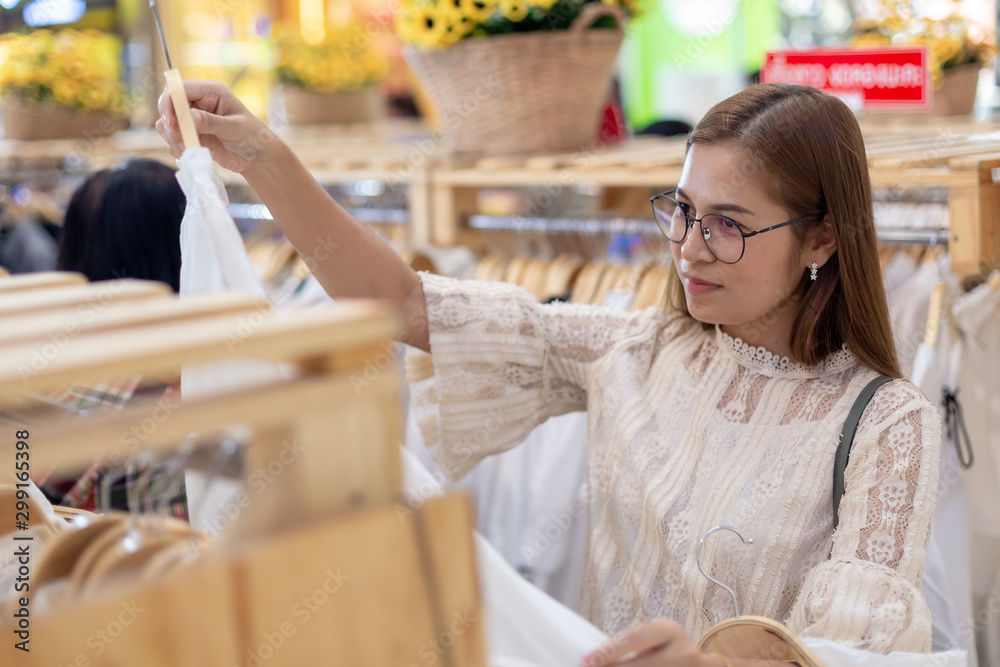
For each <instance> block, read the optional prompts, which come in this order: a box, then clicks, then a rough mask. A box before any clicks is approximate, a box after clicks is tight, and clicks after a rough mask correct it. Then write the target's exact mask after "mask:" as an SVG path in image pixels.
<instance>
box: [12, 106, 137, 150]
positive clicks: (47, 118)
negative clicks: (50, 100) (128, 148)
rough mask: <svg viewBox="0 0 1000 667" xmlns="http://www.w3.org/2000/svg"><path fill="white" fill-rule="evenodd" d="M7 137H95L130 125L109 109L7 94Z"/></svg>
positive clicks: (87, 138)
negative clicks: (79, 107) (74, 107)
mask: <svg viewBox="0 0 1000 667" xmlns="http://www.w3.org/2000/svg"><path fill="white" fill-rule="evenodd" d="M2 110H3V136H4V138H5V139H30V140H35V139H85V140H88V141H92V140H95V139H98V138H100V137H104V136H107V135H109V134H114V133H115V132H118V131H119V130H124V129H125V128H126V127H128V121H126V120H124V119H121V118H115V117H114V116H112V115H111V114H110V113H108V112H107V111H73V110H71V109H63V108H60V107H51V106H44V105H38V104H34V103H31V102H25V101H24V100H21V99H20V98H18V97H14V96H7V97H5V98H4V100H3V104H2Z"/></svg>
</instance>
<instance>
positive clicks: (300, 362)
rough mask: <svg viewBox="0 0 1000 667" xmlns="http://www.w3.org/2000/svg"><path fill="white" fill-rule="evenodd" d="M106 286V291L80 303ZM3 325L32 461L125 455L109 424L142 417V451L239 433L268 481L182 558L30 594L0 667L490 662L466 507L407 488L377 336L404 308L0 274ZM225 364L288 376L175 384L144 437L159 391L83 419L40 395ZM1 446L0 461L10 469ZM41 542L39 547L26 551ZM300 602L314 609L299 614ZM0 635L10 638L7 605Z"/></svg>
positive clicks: (3, 354)
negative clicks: (276, 309) (84, 589)
mask: <svg viewBox="0 0 1000 667" xmlns="http://www.w3.org/2000/svg"><path fill="white" fill-rule="evenodd" d="M100 294H113V295H115V296H116V298H113V299H109V300H105V301H100V302H97V301H92V300H91V299H92V297H94V296H95V295H100ZM28 296H30V297H33V298H34V301H35V305H34V306H31V307H28V306H27V305H26V303H27V299H26V298H25V297H28ZM81 304H94V305H92V306H88V307H87V308H81V307H80V306H81ZM0 321H2V322H3V325H4V326H3V327H0V330H2V334H0V409H3V410H4V412H5V415H6V418H7V420H8V422H9V423H13V426H11V428H14V426H16V427H17V428H18V429H26V430H29V431H30V437H29V438H28V441H29V442H30V451H31V465H32V470H41V469H43V467H45V466H49V465H52V464H54V463H55V462H56V461H59V462H63V463H73V462H77V463H85V464H87V465H89V464H90V463H92V462H93V461H94V460H96V459H101V458H103V457H112V460H113V458H114V457H115V456H116V455H117V456H119V457H120V456H132V455H134V454H135V453H137V451H138V450H136V448H135V447H130V446H129V445H128V444H127V443H126V442H125V441H124V440H123V437H122V436H123V434H128V433H136V432H137V431H136V429H141V431H139V432H141V433H142V434H143V437H142V439H141V445H140V446H139V449H141V450H142V451H144V452H154V451H156V450H176V448H177V445H178V443H179V442H181V441H182V440H184V439H185V438H187V437H188V436H189V435H190V434H192V433H199V434H202V435H212V434H219V433H223V432H225V431H226V430H227V429H231V428H234V427H236V428H239V429H242V430H243V431H246V432H249V433H251V434H252V435H251V436H250V440H249V444H248V450H247V459H246V464H245V468H246V471H247V473H248V474H249V473H251V472H256V473H258V474H259V473H260V471H263V470H268V471H270V474H271V475H273V477H271V478H269V479H270V481H269V483H268V485H267V487H266V490H265V491H263V492H261V491H260V490H257V489H249V487H248V489H249V490H248V491H247V493H245V494H244V496H247V497H248V498H249V501H248V503H247V504H246V505H244V503H243V501H242V500H240V503H239V511H238V513H237V514H238V516H237V517H236V519H235V520H234V523H233V527H232V528H231V529H230V531H229V532H227V533H226V535H225V536H224V539H223V540H222V541H221V542H220V543H219V544H218V545H216V546H215V547H214V548H211V549H207V550H205V551H203V552H201V555H200V556H199V558H198V559H197V560H196V561H195V562H194V563H192V564H191V565H189V566H187V567H185V568H183V569H178V570H174V571H173V572H171V573H170V574H169V575H167V576H162V575H161V576H159V577H154V578H132V579H130V580H128V581H124V582H120V583H118V584H114V583H112V584H107V585H106V586H105V587H104V588H102V589H100V590H99V592H97V593H95V594H93V595H92V596H88V597H86V598H83V599H78V600H74V601H72V602H64V603H57V604H55V605H54V607H53V608H51V609H49V610H48V611H43V608H42V607H40V606H37V605H36V603H35V602H34V601H32V603H31V605H32V606H31V625H30V628H31V637H30V638H31V644H30V648H31V651H30V653H24V652H21V651H17V650H16V649H15V648H14V642H13V641H8V642H5V643H4V645H3V647H2V648H0V664H16V665H25V666H34V665H37V666H39V667H42V666H45V667H49V666H50V665H57V664H64V665H69V664H81V660H83V661H84V663H86V664H104V665H150V666H154V667H190V666H200V665H205V666H206V667H207V666H209V665H233V664H248V661H249V662H252V660H251V659H250V656H251V655H254V656H257V657H256V660H258V661H259V662H264V663H266V664H267V665H275V666H282V667H284V666H293V665H296V666H297V665H305V664H326V663H330V664H350V665H358V666H360V667H382V666H383V665H389V664H400V665H406V664H410V663H416V662H419V661H422V660H423V659H424V658H425V657H426V655H425V654H426V652H427V651H433V652H434V655H435V658H436V659H439V660H441V662H442V664H444V665H469V666H470V667H482V666H483V665H484V663H485V648H484V630H485V628H484V619H483V616H482V613H481V610H480V598H479V588H478V580H477V575H476V566H475V555H474V546H473V539H472V515H471V510H470V507H469V504H468V501H467V499H466V498H464V497H463V496H457V495H456V496H446V497H443V498H439V499H433V500H429V501H427V502H426V503H423V504H422V505H420V506H412V507H411V506H410V505H409V504H408V503H407V502H406V501H405V500H404V499H403V498H402V472H401V460H400V455H399V446H400V443H401V440H402V433H403V427H402V419H401V414H400V412H401V410H400V402H399V394H400V388H401V386H400V385H401V383H400V378H399V375H398V370H397V368H396V366H395V364H393V363H391V356H390V350H391V348H390V347H389V345H388V342H389V340H390V339H391V338H392V337H393V336H394V335H395V334H396V332H397V331H398V326H399V320H398V317H397V316H396V315H395V314H394V313H393V312H391V311H390V310H389V309H388V308H387V307H386V306H385V305H383V304H380V303H378V302H372V301H342V302H339V303H338V304H336V305H331V306H330V307H328V308H322V309H311V310H308V311H302V312H291V313H283V314H280V315H279V314H275V313H272V312H270V310H269V307H268V304H267V303H266V302H262V301H258V300H255V299H253V298H250V297H246V296H241V295H237V294H231V293H221V294H199V295H190V296H185V297H184V298H178V297H177V296H176V295H174V294H173V293H171V292H170V291H169V289H166V288H164V289H160V286H159V285H157V284H153V283H140V282H138V281H120V282H113V281H112V282H104V283H95V284H90V285H81V284H80V283H79V277H78V276H77V275H76V274H69V275H59V274H48V275H45V276H41V277H39V278H35V279H34V280H30V279H28V278H27V277H25V278H21V277H13V278H12V277H3V278H0ZM238 360H252V361H255V362H257V363H267V364H271V362H281V363H282V364H283V367H282V369H283V370H282V372H281V373H277V372H276V373H275V374H274V379H273V380H270V381H266V382H260V383H257V384H253V385H248V384H246V383H241V384H239V385H238V386H236V387H233V388H227V389H222V390H219V391H217V392H215V393H213V394H211V395H205V396H198V397H194V396H187V397H186V399H185V400H184V401H182V402H180V403H179V404H174V405H170V406H168V408H169V409H168V410H167V411H166V413H165V416H164V414H160V415H159V417H157V418H155V422H156V424H155V428H152V429H149V428H147V427H146V426H147V423H152V422H153V421H154V420H151V418H150V417H151V413H152V414H153V415H156V414H157V413H156V412H155V411H154V407H156V408H157V409H161V412H162V409H164V408H162V406H160V404H159V403H157V405H156V406H151V405H150V404H149V403H144V402H143V401H134V402H130V403H129V404H128V405H126V406H125V407H124V408H122V409H121V410H109V411H98V412H96V413H94V414H91V415H88V416H86V417H81V416H77V415H75V414H67V412H66V411H64V410H57V409H55V408H51V407H46V406H47V403H46V402H45V401H39V400H37V397H40V396H41V395H44V394H45V393H46V392H48V391H51V390H53V389H56V388H59V387H63V386H65V385H67V384H68V383H73V382H84V383H86V382H91V381H99V380H104V381H106V380H107V379H108V378H109V377H128V376H133V375H145V376H154V377H164V376H170V375H172V374H176V372H177V371H178V370H179V369H180V368H182V367H187V366H191V365H194V366H199V365H201V364H206V363H209V364H219V363H225V362H232V361H238ZM275 370H277V369H275ZM19 437H20V436H19ZM5 442H6V443H7V444H0V454H2V455H3V456H4V457H6V458H7V460H10V461H13V460H14V441H13V440H12V439H10V438H8V439H7V440H6V441H5ZM289 447H293V448H294V451H293V450H289ZM290 452H291V456H288V454H289V453H290ZM276 462H280V463H281V471H280V472H275V470H274V469H273V466H274V464H275V463H276ZM230 519H232V517H230ZM42 548H43V545H42V544H41V543H39V542H37V541H36V542H35V543H33V545H32V549H33V550H34V551H33V552H32V553H33V554H34V556H35V557H37V553H38V550H40V549H42ZM317 596H321V598H322V599H321V600H319V598H318V597H317ZM304 598H309V599H311V605H302V604H300V605H299V606H296V605H297V604H298V603H300V602H301V601H302V600H303V599H304ZM297 610H298V612H299V613H296V612H297ZM306 610H308V615H306V613H305V612H306ZM458 621H461V622H460V623H459V622H458ZM108 628H111V629H110V630H109V632H110V634H112V635H113V637H114V641H109V642H106V643H105V642H103V641H102V643H101V646H100V649H99V652H97V649H96V648H95V644H94V633H95V632H97V631H99V630H105V629H108ZM0 630H2V631H3V632H4V633H5V634H6V635H8V636H9V637H13V636H14V635H13V634H12V631H13V628H12V627H11V618H10V617H8V616H6V615H5V618H4V620H0ZM265 653H266V654H267V655H266V656H264V657H262V656H263V655H264V654H265Z"/></svg>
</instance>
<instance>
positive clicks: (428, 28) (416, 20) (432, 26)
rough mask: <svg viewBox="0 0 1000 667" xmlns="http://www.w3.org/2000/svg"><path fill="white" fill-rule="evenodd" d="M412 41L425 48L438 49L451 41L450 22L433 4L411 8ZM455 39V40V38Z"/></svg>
mask: <svg viewBox="0 0 1000 667" xmlns="http://www.w3.org/2000/svg"><path fill="white" fill-rule="evenodd" d="M412 29H413V33H412V34H413V41H414V43H415V44H418V45H419V46H422V47H424V48H427V49H438V48H441V47H442V46H447V45H448V44H450V43H451V42H447V41H446V40H447V39H448V38H449V34H450V32H451V30H450V24H449V22H448V20H447V18H446V17H444V16H442V15H441V12H440V11H438V9H437V8H436V7H435V6H434V5H423V6H421V7H416V8H414V10H413V26H412ZM455 41H457V40H455Z"/></svg>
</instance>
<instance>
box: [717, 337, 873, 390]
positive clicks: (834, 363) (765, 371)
mask: <svg viewBox="0 0 1000 667" xmlns="http://www.w3.org/2000/svg"><path fill="white" fill-rule="evenodd" d="M715 338H716V341H717V342H718V344H719V347H720V348H721V349H722V350H724V351H726V352H727V353H728V354H729V355H730V356H732V357H733V359H734V360H736V363H738V364H740V365H741V366H744V367H746V368H748V369H750V370H752V371H755V372H757V373H760V374H761V375H767V376H770V377H787V378H800V379H807V378H815V377H822V376H824V375H834V374H836V373H840V372H843V371H845V370H847V369H849V368H851V367H852V366H854V365H856V364H857V363H858V360H857V358H856V357H855V356H854V355H853V354H851V352H850V351H849V350H848V349H847V348H846V347H844V348H843V349H840V350H837V351H836V352H834V353H833V354H831V355H830V356H828V357H827V358H826V359H824V360H823V361H821V362H820V363H818V364H816V365H815V366H807V365H805V364H800V363H798V362H796V361H792V360H791V359H789V358H788V357H781V356H778V355H777V354H774V353H773V352H769V351H768V350H766V349H765V348H763V347H753V346H752V345H749V344H748V343H746V342H744V341H743V339H742V338H733V337H732V336H730V335H729V334H727V333H725V332H724V331H722V328H721V327H719V326H718V325H716V327H715Z"/></svg>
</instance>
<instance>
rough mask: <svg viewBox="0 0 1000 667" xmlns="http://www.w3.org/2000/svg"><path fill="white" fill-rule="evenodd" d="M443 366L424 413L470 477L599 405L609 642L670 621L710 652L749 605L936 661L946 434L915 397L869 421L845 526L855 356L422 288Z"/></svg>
mask: <svg viewBox="0 0 1000 667" xmlns="http://www.w3.org/2000/svg"><path fill="white" fill-rule="evenodd" d="M421 279H422V281H423V287H424V291H425V294H426V297H427V310H428V317H429V327H430V342H431V350H432V355H433V356H431V355H427V354H424V353H421V352H416V351H414V352H412V353H411V355H410V357H409V359H408V374H409V379H410V390H411V396H412V401H413V407H414V409H415V410H416V414H417V418H418V423H419V424H420V428H421V431H422V432H423V435H424V438H425V440H426V442H427V445H428V448H429V450H430V451H431V453H432V454H433V455H434V457H435V458H436V459H437V461H438V463H439V464H440V465H441V466H442V469H443V470H444V471H445V473H446V474H448V475H449V476H450V477H452V478H459V477H461V476H462V475H464V474H465V473H466V472H468V471H469V470H470V469H471V468H472V467H473V466H474V465H475V464H476V463H477V462H478V461H479V460H481V459H482V458H483V457H485V456H488V455H490V454H495V453H497V452H501V451H505V450H507V449H510V448H511V447H514V446H515V445H517V444H518V443H520V442H521V441H522V440H523V439H524V437H525V436H526V435H527V434H528V433H529V432H530V431H531V429H532V428H533V427H534V426H536V425H537V424H539V423H541V422H542V421H544V420H545V419H547V418H548V417H550V416H552V415H557V414H562V413H565V412H570V411H575V410H584V409H586V410H588V413H589V415H588V420H589V449H590V451H589V472H588V476H589V478H588V487H589V497H588V521H589V531H588V543H587V554H586V564H585V567H584V575H583V584H582V591H581V599H580V609H581V611H582V612H583V614H584V615H585V616H586V617H588V618H589V619H590V620H591V621H592V622H593V623H595V625H597V626H598V627H599V628H601V629H602V630H604V631H605V632H608V633H614V632H617V631H618V630H620V629H622V628H624V627H627V626H630V625H633V624H635V623H637V622H642V621H647V620H650V619H652V618H656V617H669V618H673V619H675V620H677V621H678V622H680V623H681V624H682V625H683V627H684V628H685V630H686V631H687V633H688V635H689V637H690V638H691V639H692V640H695V641H697V639H698V638H699V637H700V636H701V634H702V633H703V632H705V630H707V629H708V628H710V627H711V626H712V625H714V624H715V623H716V622H718V621H719V620H722V619H724V618H727V617H729V616H732V614H733V610H732V604H731V601H730V598H729V596H728V594H727V593H726V592H725V591H724V590H722V589H720V588H719V587H717V586H715V585H714V584H712V583H710V582H709V581H708V580H707V579H705V578H704V577H703V576H702V575H701V574H700V573H699V572H698V569H697V566H696V563H695V549H696V547H697V544H698V539H699V538H700V537H701V535H702V534H704V533H705V532H706V531H707V530H709V529H710V528H712V527H713V526H716V525H719V524H727V525H731V526H734V527H736V528H738V529H739V530H741V531H742V532H743V534H744V535H745V536H747V537H751V538H753V539H754V544H753V545H752V546H744V545H741V544H739V541H738V540H737V539H736V538H735V537H733V536H731V535H729V536H728V537H727V534H726V533H722V534H719V535H717V536H713V538H712V539H711V540H709V541H708V542H706V546H705V549H704V550H703V563H704V565H705V567H706V569H707V570H708V571H709V572H710V573H712V574H713V575H714V576H715V577H716V578H719V579H721V580H723V581H725V582H727V583H729V584H730V585H731V586H733V588H734V589H735V591H736V594H737V597H738V599H739V602H740V605H741V610H742V611H743V613H747V614H757V615H762V616H768V617H771V618H775V619H778V620H781V621H784V622H785V623H786V624H787V625H788V626H789V627H790V628H791V629H792V630H793V631H795V632H798V633H799V634H801V635H803V636H811V637H819V638H823V639H829V640H831V641H835V642H838V643H840V644H842V645H846V646H851V647H856V648H863V649H866V650H870V651H875V652H881V653H887V652H890V651H927V650H929V649H930V636H931V633H930V628H931V623H930V614H929V612H928V609H927V604H926V602H925V600H924V598H923V596H922V594H921V592H920V579H921V575H922V571H923V565H924V555H925V547H926V543H927V538H928V534H929V529H930V520H931V517H932V515H933V512H934V496H935V493H934V492H935V490H936V488H937V474H938V462H939V457H940V453H941V442H940V441H941V426H940V421H939V417H938V415H937V411H936V410H935V409H934V408H933V407H932V406H931V404H930V403H929V402H928V401H927V399H926V398H925V397H924V396H923V394H921V393H920V391H919V390H917V389H916V388H915V387H914V386H913V385H911V384H910V383H909V382H906V381H903V380H899V381H894V382H892V383H890V384H888V385H886V386H884V387H883V388H881V389H880V390H879V391H878V392H877V393H876V395H875V397H874V399H873V400H872V402H871V404H870V405H869V408H868V409H867V410H866V412H865V415H864V417H863V418H862V421H861V424H860V426H859V428H858V432H857V436H856V438H855V441H854V446H853V449H852V455H851V460H850V465H849V467H848V470H847V475H846V488H847V492H846V494H845V496H844V498H843V501H842V503H841V508H840V516H841V519H840V521H841V523H840V528H839V529H838V531H837V534H836V536H834V535H833V531H832V507H831V503H832V500H831V498H832V487H833V482H832V479H833V459H834V453H835V450H836V443H837V439H838V436H839V433H840V430H841V427H842V426H843V422H844V420H845V418H846V416H847V412H848V411H849V409H850V407H851V405H852V404H853V402H854V400H855V398H856V396H857V394H858V393H859V392H860V390H861V388H862V387H863V386H864V385H865V384H867V383H868V382H869V381H870V380H871V379H873V378H874V377H875V372H874V371H872V370H870V369H867V368H863V367H861V366H860V365H859V363H858V362H857V360H856V358H855V357H854V356H853V355H852V354H850V353H849V352H848V351H846V350H842V351H840V352H837V353H835V354H833V355H831V356H830V357H829V358H828V359H827V360H826V361H825V362H824V363H823V364H821V365H820V366H817V367H808V368H807V367H803V366H801V365H798V364H795V363H793V362H790V361H789V360H788V359H787V358H776V357H775V356H774V355H771V354H770V353H768V352H766V351H765V350H763V349H761V348H751V347H748V346H747V345H745V344H744V343H742V341H739V340H735V339H732V338H730V337H728V336H726V335H725V334H723V333H721V332H720V331H718V330H716V329H711V328H705V327H704V326H702V325H701V324H699V323H697V322H695V321H694V320H692V319H690V318H688V317H685V316H683V315H681V314H679V313H676V312H664V311H661V310H658V309H649V310H646V311H643V312H641V313H633V314H627V313H618V312H614V311H609V310H605V309H600V308H595V307H592V306H579V305H567V304H553V305H539V304H538V303H536V302H535V301H534V300H533V299H532V298H531V297H530V296H529V295H528V294H527V293H526V292H524V291H523V290H521V289H520V288H516V287H512V286H509V285H504V284H501V283H483V282H473V281H457V280H454V279H450V278H440V277H435V276H431V275H427V274H421Z"/></svg>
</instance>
